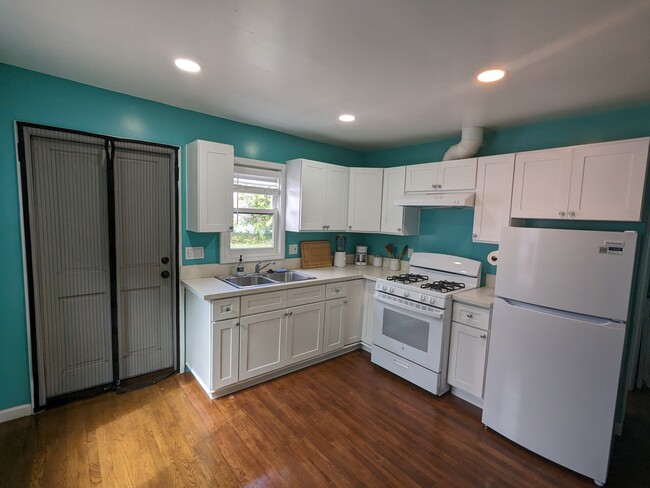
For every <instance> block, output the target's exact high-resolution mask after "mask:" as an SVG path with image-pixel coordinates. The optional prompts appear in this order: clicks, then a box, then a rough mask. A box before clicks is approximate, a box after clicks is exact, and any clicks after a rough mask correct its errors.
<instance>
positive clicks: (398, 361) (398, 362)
mask: <svg viewBox="0 0 650 488" xmlns="http://www.w3.org/2000/svg"><path fill="white" fill-rule="evenodd" d="M393 362H394V363H395V364H396V365H397V366H399V367H400V368H404V369H409V365H408V364H406V363H404V362H402V361H400V360H399V359H393Z"/></svg>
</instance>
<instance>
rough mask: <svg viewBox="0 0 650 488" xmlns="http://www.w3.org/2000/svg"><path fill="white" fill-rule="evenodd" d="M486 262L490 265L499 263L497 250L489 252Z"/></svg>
mask: <svg viewBox="0 0 650 488" xmlns="http://www.w3.org/2000/svg"><path fill="white" fill-rule="evenodd" d="M487 262H488V263H490V264H491V265H492V266H496V265H497V264H499V251H492V252H491V253H490V254H488V257H487Z"/></svg>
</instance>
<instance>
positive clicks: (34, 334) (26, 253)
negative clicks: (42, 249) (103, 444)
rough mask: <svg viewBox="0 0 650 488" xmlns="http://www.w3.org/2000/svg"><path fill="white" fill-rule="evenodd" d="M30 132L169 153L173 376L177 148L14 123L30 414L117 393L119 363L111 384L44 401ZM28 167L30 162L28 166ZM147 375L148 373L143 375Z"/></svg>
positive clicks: (177, 327) (177, 363)
mask: <svg viewBox="0 0 650 488" xmlns="http://www.w3.org/2000/svg"><path fill="white" fill-rule="evenodd" d="M30 129H37V130H49V131H53V132H58V133H63V134H70V135H75V136H81V137H92V138H95V139H103V140H104V141H105V142H108V141H115V142H125V143H134V144H142V145H145V146H147V145H148V146H154V147H158V148H165V149H169V150H170V154H171V155H172V156H173V157H174V163H173V166H174V169H173V171H172V172H171V178H172V185H171V187H172V189H173V190H172V195H171V197H172V199H173V209H174V210H173V214H172V216H171V217H172V225H171V229H170V230H171V232H172V234H173V235H172V236H171V246H172V248H173V249H172V250H171V252H172V254H173V256H174V273H175V277H174V282H173V291H172V297H173V317H172V320H173V321H174V327H173V331H174V334H175V338H174V339H175V343H176V347H175V349H176V350H175V351H174V362H175V366H174V368H173V371H171V374H174V373H177V372H178V371H179V370H180V359H181V334H180V238H181V237H180V232H179V229H180V227H179V226H180V219H179V210H180V190H179V188H180V181H179V180H180V169H179V168H180V156H181V151H180V149H181V148H180V147H179V146H174V145H169V144H160V143H155V142H148V141H141V140H136V139H127V138H122V137H113V136H109V135H105V134H96V133H91V132H86V131H79V130H74V129H67V128H61V127H53V126H47V125H41V124H33V123H29V122H21V121H14V133H15V142H16V164H17V170H18V172H17V173H18V196H19V201H20V223H21V233H22V257H23V279H24V295H25V315H26V327H27V331H26V332H27V347H28V356H29V370H30V389H31V397H32V411H33V412H37V411H40V410H43V409H45V408H46V407H50V406H56V405H58V404H62V403H67V402H70V401H74V400H77V399H80V398H85V397H88V396H93V395H96V394H98V393H101V392H103V391H108V390H117V389H118V382H119V374H118V373H115V372H116V371H117V368H119V364H115V365H114V377H113V381H112V383H109V384H106V385H99V386H96V387H92V388H89V389H86V390H81V391H79V392H73V393H69V394H66V395H62V396H60V397H57V398H55V399H54V401H53V400H50V401H49V402H48V401H47V400H46V397H45V392H44V391H43V386H42V385H43V379H42V378H39V372H40V371H42V369H43V363H42V359H43V358H42V354H41V352H40V350H39V341H38V330H37V328H36V313H35V310H36V309H35V307H36V305H35V302H36V299H35V297H36V289H35V282H34V272H35V268H34V256H33V246H32V245H33V242H32V232H31V220H30V217H31V215H30V212H29V209H30V203H29V200H30V188H29V184H28V182H29V177H28V173H27V171H28V161H27V158H26V151H25V139H26V137H25V136H26V131H29V130H30ZM30 164H31V163H30ZM109 211H114V209H109ZM109 238H110V240H114V239H115V236H114V235H111V236H109ZM112 268H113V266H111V274H114V272H115V270H114V269H112ZM111 315H112V320H113V321H114V320H115V319H116V317H113V312H111ZM116 357H117V351H116V350H115V348H114V347H113V361H114V362H115V360H116ZM143 376H150V374H147V375H143Z"/></svg>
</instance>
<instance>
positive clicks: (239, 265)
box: [237, 254, 244, 276]
mask: <svg viewBox="0 0 650 488" xmlns="http://www.w3.org/2000/svg"><path fill="white" fill-rule="evenodd" d="M243 274H244V262H243V259H242V255H241V254H240V255H239V262H238V263H237V275H239V276H241V275H243Z"/></svg>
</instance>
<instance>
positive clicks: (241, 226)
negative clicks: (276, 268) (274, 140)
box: [221, 158, 285, 263]
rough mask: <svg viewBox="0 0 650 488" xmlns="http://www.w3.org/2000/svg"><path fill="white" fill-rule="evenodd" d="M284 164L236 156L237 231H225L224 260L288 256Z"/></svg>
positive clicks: (222, 251)
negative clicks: (285, 225) (286, 246)
mask: <svg viewBox="0 0 650 488" xmlns="http://www.w3.org/2000/svg"><path fill="white" fill-rule="evenodd" d="M284 168H285V166H284V164H279V163H270V162H267V161H258V160H255V159H245V158H235V173H234V178H233V195H232V198H233V230H232V231H231V232H222V233H221V262H222V263H234V262H236V261H238V260H239V256H240V255H243V256H244V261H256V260H262V259H284V219H283V216H282V206H283V191H284Z"/></svg>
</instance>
